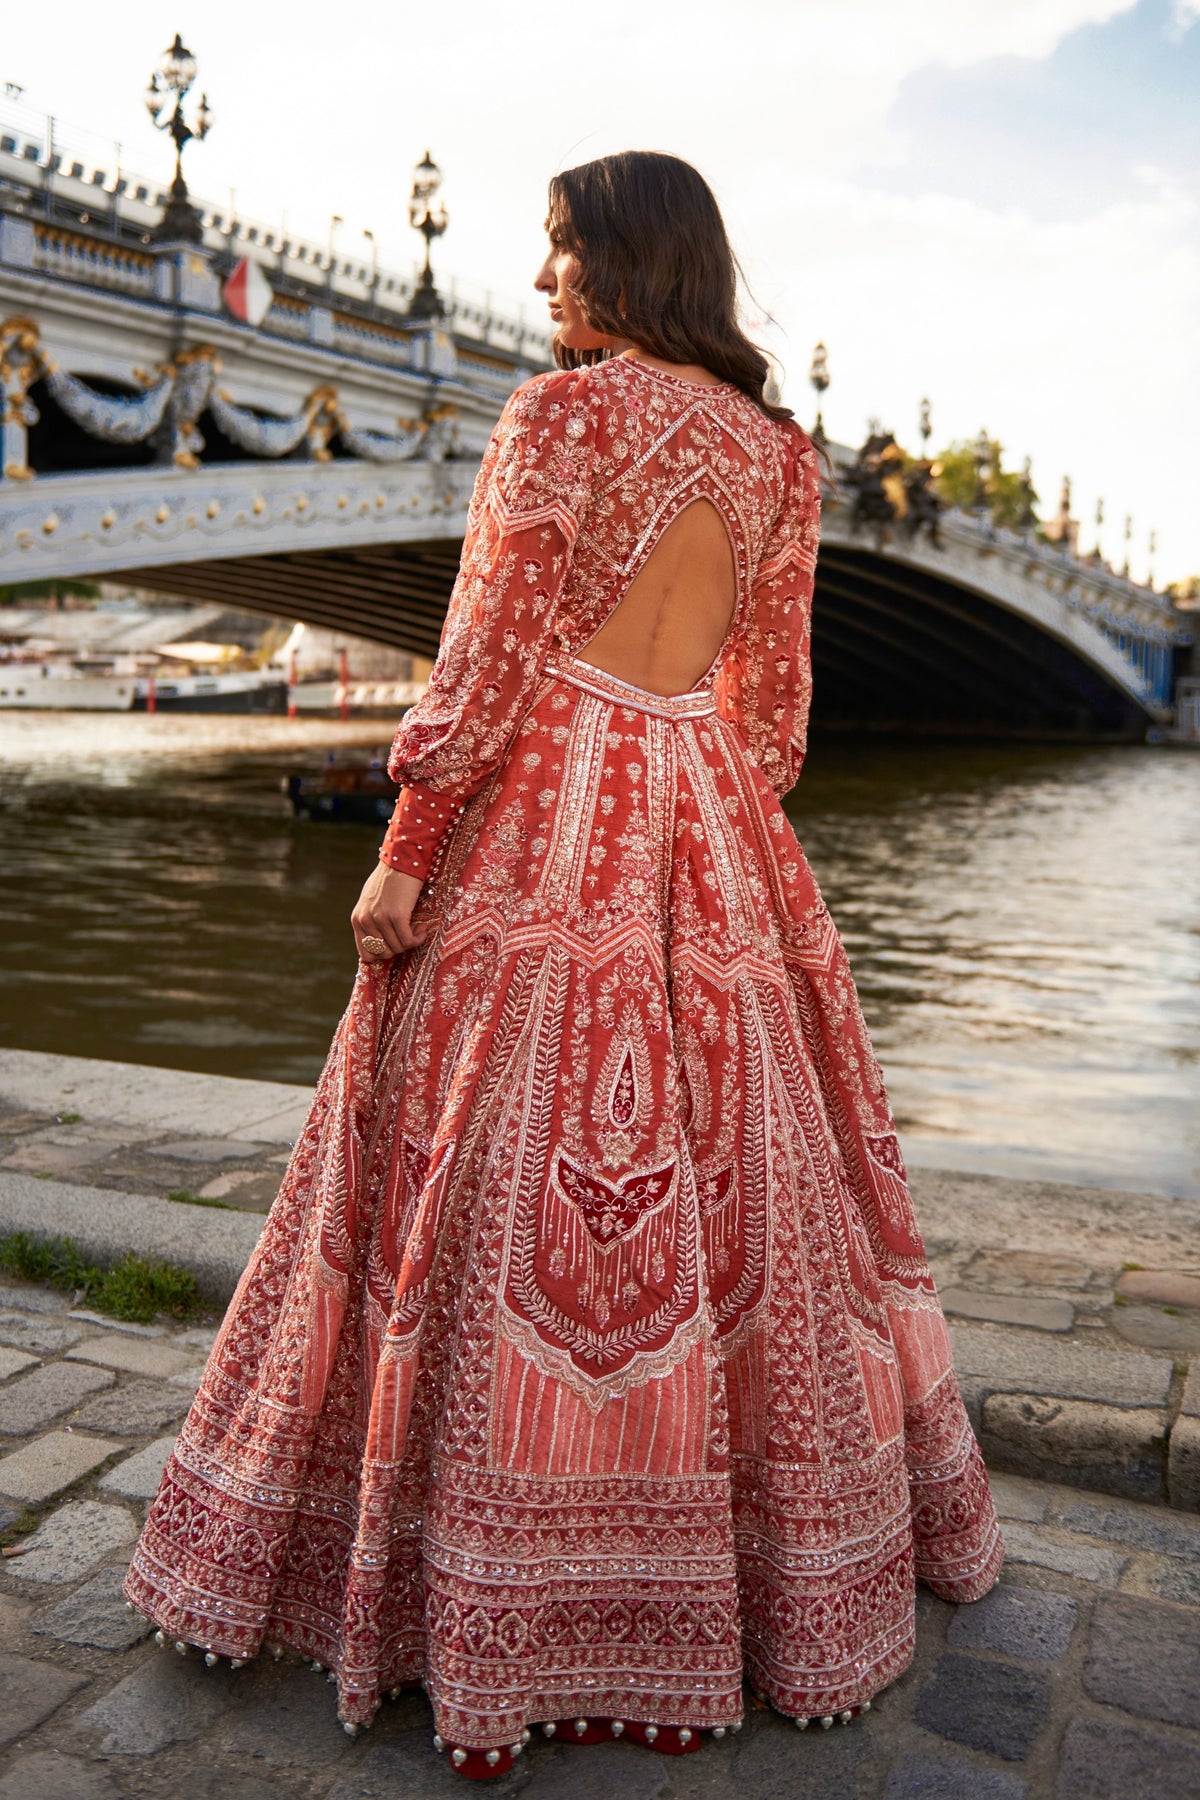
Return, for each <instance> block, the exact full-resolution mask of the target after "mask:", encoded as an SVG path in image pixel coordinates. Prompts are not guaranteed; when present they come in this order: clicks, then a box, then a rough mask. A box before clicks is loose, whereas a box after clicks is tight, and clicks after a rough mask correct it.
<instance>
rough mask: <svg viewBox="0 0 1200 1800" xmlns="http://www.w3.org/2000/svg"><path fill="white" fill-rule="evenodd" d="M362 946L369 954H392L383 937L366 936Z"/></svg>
mask: <svg viewBox="0 0 1200 1800" xmlns="http://www.w3.org/2000/svg"><path fill="white" fill-rule="evenodd" d="M362 947H363V949H364V950H365V951H366V952H367V955H368V956H390V955H391V954H392V953H391V951H390V950H389V949H388V947H387V945H386V944H385V943H384V941H383V939H382V938H377V937H365V938H364V939H363V941H362Z"/></svg>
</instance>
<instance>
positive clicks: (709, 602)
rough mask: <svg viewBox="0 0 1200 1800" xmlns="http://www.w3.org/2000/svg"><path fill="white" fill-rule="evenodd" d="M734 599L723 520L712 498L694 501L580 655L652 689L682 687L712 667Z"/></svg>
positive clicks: (667, 691) (667, 690)
mask: <svg viewBox="0 0 1200 1800" xmlns="http://www.w3.org/2000/svg"><path fill="white" fill-rule="evenodd" d="M736 599H737V578H736V575H735V572H734V565H733V551H732V548H731V546H730V543H729V533H728V531H727V529H726V526H725V522H724V520H723V519H722V517H721V515H720V513H719V512H718V511H717V509H716V507H715V506H714V505H713V504H712V502H711V501H710V500H704V499H698V500H693V501H691V502H690V503H689V504H688V505H687V506H685V507H684V508H683V510H682V512H680V513H677V514H676V516H675V518H674V519H672V521H671V523H670V524H669V525H668V526H667V528H666V530H665V531H664V532H663V533H662V535H661V536H660V538H659V539H658V542H657V543H656V544H655V546H654V548H653V550H651V552H650V555H649V556H648V558H647V559H646V561H645V562H644V563H643V564H642V567H641V568H640V569H639V570H638V572H637V574H636V575H635V576H634V578H633V580H632V581H631V582H630V584H629V586H628V587H627V588H626V590H625V592H624V594H623V595H622V597H621V599H620V601H619V602H618V604H617V606H616V608H615V610H614V611H613V612H612V613H611V614H610V615H609V617H608V618H607V619H606V620H605V622H604V624H603V625H602V626H601V627H600V629H599V631H598V632H597V633H596V635H595V637H593V638H592V639H591V640H590V641H589V642H588V643H587V644H586V645H585V646H584V647H583V649H582V650H581V651H580V652H579V655H580V656H581V657H582V658H583V659H584V660H585V661H586V662H589V663H591V664H592V665H593V667H595V668H597V669H604V670H605V671H606V672H607V673H608V674H609V675H616V676H617V677H618V679H619V680H621V681H629V682H632V683H633V685H634V686H635V687H640V688H645V689H647V690H648V691H649V692H650V693H652V694H681V693H686V692H687V690H688V689H689V688H692V687H694V686H695V685H696V683H697V682H698V681H700V680H701V679H702V677H703V676H704V674H705V673H706V671H707V670H708V669H709V668H710V667H711V665H712V663H713V661H714V659H715V657H716V654H717V652H718V650H719V649H720V648H721V644H722V643H723V641H724V638H725V633H726V632H727V631H728V629H729V625H730V621H731V620H732V618H733V609H734V605H735V602H736Z"/></svg>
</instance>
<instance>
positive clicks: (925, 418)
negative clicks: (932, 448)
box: [917, 399, 933, 459]
mask: <svg viewBox="0 0 1200 1800" xmlns="http://www.w3.org/2000/svg"><path fill="white" fill-rule="evenodd" d="M917 430H918V431H919V432H920V433H921V455H922V456H923V457H925V458H926V459H928V456H929V434H930V432H931V431H932V430H933V418H932V416H931V414H930V410H929V401H928V400H927V399H926V400H922V402H921V416H920V418H919V419H918V420H917Z"/></svg>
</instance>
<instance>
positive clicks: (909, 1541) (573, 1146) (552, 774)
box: [126, 153, 1002, 1776]
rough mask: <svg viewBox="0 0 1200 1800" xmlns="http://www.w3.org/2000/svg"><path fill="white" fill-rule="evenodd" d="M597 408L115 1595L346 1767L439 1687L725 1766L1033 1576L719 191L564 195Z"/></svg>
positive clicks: (559, 298)
mask: <svg viewBox="0 0 1200 1800" xmlns="http://www.w3.org/2000/svg"><path fill="white" fill-rule="evenodd" d="M548 230H549V235H550V250H549V255H548V256H547V259H546V263H545V266H544V267H543V269H542V271H541V273H540V275H539V276H538V280H537V286H538V288H539V290H540V291H542V292H543V293H545V294H546V296H547V300H548V303H549V307H550V312H551V317H552V318H553V319H554V320H555V322H556V324H557V327H558V330H557V336H556V354H557V360H558V363H559V368H558V370H557V371H555V372H552V373H550V374H547V375H539V376H536V377H535V378H534V379H533V380H531V381H527V382H525V383H524V384H523V385H522V386H521V387H520V388H518V389H517V391H516V392H515V393H514V394H513V395H512V396H511V398H510V399H509V401H508V404H507V405H506V406H505V409H504V412H503V415H502V417H501V419H500V421H499V423H498V425H497V427H496V430H495V432H494V434H493V436H492V439H491V441H490V443H489V445H488V449H487V452H486V454H485V456H484V460H483V466H482V468H481V470H480V473H479V478H478V482H477V485H476V488H475V492H474V497H473V500H472V503H471V508H470V513H469V520H468V532H467V538H466V542H465V544H464V547H463V557H462V567H461V570H460V573H459V576H458V580H457V582H456V584H455V589H454V593H453V596H452V599H451V603H450V612H449V616H448V619H447V622H446V628H445V632H444V635H443V639H442V646H441V651H440V654H439V656H438V660H437V665H436V667H435V669H434V673H433V678H432V680H431V682H430V686H429V691H428V694H427V695H426V697H425V698H424V699H423V700H422V701H421V702H420V703H419V704H418V705H417V706H415V707H414V708H413V709H412V710H411V711H410V712H409V713H408V714H407V715H406V716H405V719H404V721H403V723H402V725H401V727H400V730H399V733H398V735H397V737H396V740H395V745H394V748H393V752H392V758H391V764H390V767H391V771H392V774H393V775H394V777H395V778H396V780H397V781H398V782H400V783H401V784H402V789H401V794H400V798H399V801H398V803H397V807H396V813H395V817H394V819H393V821H392V824H391V826H390V827H389V830H388V834H387V837H386V839H385V841H384V846H383V849H382V851H381V865H380V868H379V869H378V870H377V871H376V873H375V874H373V875H372V876H371V878H370V880H369V881H368V882H367V884H366V887H365V888H364V890H363V894H362V897H361V899H360V901H359V904H358V906H357V908H356V909H355V913H354V929H355V933H356V937H357V940H358V946H359V951H360V956H361V962H360V968H359V974H358V979H357V982H356V986H355V990H354V994H353V998H352V1000H351V1003H350V1006H349V1009H348V1011H347V1013H346V1016H345V1018H344V1020H343V1021H342V1024H341V1026H340V1028H339V1031H338V1034H337V1037H336V1039H335V1041H334V1045H333V1048H332V1050H331V1053H330V1057H329V1061H328V1063H327V1065H326V1068H325V1072H324V1074H323V1076H322V1078H321V1082H320V1085H319V1087H318V1090H317V1094H316V1098H315V1101H314V1104H313V1108H312V1112H311V1114H310V1117H309V1120H308V1123H307V1126H306V1128H305V1130H304V1133H303V1135H302V1137H301V1138H300V1140H299V1142H298V1143H297V1144H296V1147H295V1151H294V1153H293V1156H292V1159H291V1163H290V1166H289V1168H288V1172H287V1175H286V1177H285V1179H284V1183H283V1186H282V1189H281V1191H280V1194H279V1197H278V1199H277V1200H276V1202H275V1205H274V1207H273V1208H272V1211H271V1215H270V1218H269V1220H268V1223H267V1226H266V1229H265V1232H264V1234H263V1238H262V1242H261V1244H260V1246H259V1248H258V1250H257V1252H256V1253H255V1256H254V1258H253V1259H252V1261H251V1263H250V1266H249V1268H248V1269H247V1271H246V1274H245V1276H244V1277H243V1279H242V1282H241V1285H240V1286H239V1288H238V1291H237V1293H236V1295H235V1297H234V1300H233V1302H232V1304H231V1306H230V1308H229V1312H228V1315H227V1317H226V1319H225V1323H224V1325H223V1327H222V1330H221V1333H220V1335H219V1337H218V1339H217V1342H216V1344H215V1346H214V1348H213V1352H212V1356H211V1359H210V1362H209V1365H208V1369H207V1371H206V1374H205V1377H204V1381H203V1383H202V1384H201V1387H200V1391H199V1393H198V1394H197V1397H196V1400H195V1403H194V1406H193V1408H192V1410H191V1413H190V1414H189V1417H188V1420H187V1423H186V1425H185V1427H184V1430H183V1432H182V1434H181V1436H180V1439H179V1443H178V1445H177V1447H176V1450H175V1453H174V1455H173V1456H172V1458H171V1460H170V1461H169V1463H168V1464H167V1468H166V1471H165V1473H164V1475H163V1480H162V1486H161V1488H160V1489H159V1492H158V1496H157V1498H156V1499H155V1501H154V1504H153V1506H152V1507H151V1510H150V1515H149V1518H148V1520H147V1523H146V1527H145V1530H144V1531H143V1533H142V1537H141V1540H140V1542H139V1545H138V1548H137V1551H136V1554H135V1556H134V1559H133V1565H132V1568H131V1570H130V1573H129V1577H128V1581H127V1584H126V1592H127V1594H128V1596H129V1599H130V1601H131V1603H132V1604H133V1605H134V1606H135V1607H137V1608H138V1609H140V1610H141V1611H143V1612H145V1613H146V1614H148V1615H149V1616H150V1617H151V1618H152V1619H154V1620H156V1621H157V1622H158V1623H159V1625H160V1626H161V1628H162V1631H161V1633H160V1636H163V1635H165V1636H166V1637H167V1638H170V1639H177V1640H178V1641H179V1643H180V1645H187V1644H195V1645H198V1646H201V1647H203V1648H204V1649H205V1650H206V1651H207V1652H208V1656H209V1660H210V1661H216V1660H217V1659H218V1658H219V1657H221V1656H229V1657H231V1658H232V1659H233V1660H234V1662H235V1663H236V1664H241V1663H242V1662H244V1661H245V1659H246V1658H248V1657H250V1656H253V1655H255V1654H256V1653H257V1652H258V1650H259V1649H260V1647H261V1646H262V1645H263V1644H264V1642H266V1643H270V1644H272V1645H273V1646H276V1647H277V1646H278V1645H279V1644H289V1645H292V1646H294V1647H295V1648H297V1649H298V1650H300V1651H302V1652H303V1653H304V1654H305V1655H306V1656H311V1657H312V1658H314V1659H315V1660H316V1661H317V1662H318V1663H320V1664H328V1665H329V1666H330V1667H331V1669H333V1670H334V1671H335V1672H336V1676H337V1682H338V1698H339V1715H340V1717H341V1718H342V1719H343V1720H344V1721H345V1722H346V1725H347V1729H353V1728H354V1727H355V1726H356V1725H358V1724H362V1723H367V1722H369V1721H370V1719H371V1717H372V1715H373V1713H374V1711H375V1709H376V1707H377V1706H378V1704H379V1702H380V1697H381V1695H382V1694H384V1693H385V1692H387V1691H388V1690H392V1689H395V1688H397V1687H400V1686H402V1685H404V1684H406V1683H409V1682H413V1681H417V1680H420V1681H423V1682H424V1684H425V1685H426V1687H427V1689H428V1692H429V1696H430V1699H431V1701H432V1703H433V1708H434V1714H435V1721H436V1727H437V1732H438V1738H437V1743H438V1746H439V1748H449V1750H450V1751H451V1760H452V1762H453V1765H454V1766H455V1767H456V1768H459V1769H460V1770H461V1771H462V1772H463V1773H464V1774H467V1775H473V1776H487V1775H491V1774H497V1773H502V1772H503V1771H504V1770H505V1769H506V1768H508V1767H509V1766H510V1764H511V1761H512V1758H513V1756H514V1755H517V1754H519V1753H520V1750H521V1747H522V1744H523V1742H524V1741H525V1740H526V1739H527V1738H528V1735H529V1727H531V1726H539V1725H540V1726H541V1727H542V1728H543V1730H545V1731H546V1732H547V1734H552V1733H553V1732H554V1731H557V1732H558V1733H559V1734H560V1735H561V1734H563V1733H566V1735H568V1736H569V1737H570V1738H572V1739H579V1740H581V1741H591V1740H593V1739H595V1738H597V1737H604V1738H608V1739H611V1738H612V1736H614V1735H617V1736H621V1735H626V1736H631V1737H636V1738H638V1739H639V1740H641V1741H642V1742H647V1743H651V1744H653V1745H654V1747H655V1748H657V1749H659V1750H669V1751H672V1752H681V1751H688V1750H692V1749H695V1748H697V1747H698V1746H699V1743H700V1742H701V1735H700V1734H701V1733H702V1732H709V1731H711V1732H712V1733H713V1734H714V1735H715V1736H717V1737H721V1736H724V1734H725V1731H726V1730H727V1729H732V1730H736V1729H737V1727H738V1725H739V1723H740V1720H741V1714H742V1681H743V1673H745V1674H747V1675H748V1677H749V1679H750V1681H751V1683H752V1685H753V1687H754V1688H755V1689H756V1690H757V1691H758V1692H759V1693H760V1694H761V1695H763V1696H765V1698H766V1699H767V1700H768V1701H770V1702H771V1704H772V1705H774V1706H775V1707H777V1708H779V1709H780V1710H781V1711H782V1712H784V1713H787V1714H789V1715H791V1716H792V1717H794V1718H796V1719H797V1720H798V1722H800V1723H801V1724H804V1723H807V1722H808V1721H809V1720H811V1719H814V1718H820V1719H821V1721H822V1723H824V1724H826V1725H828V1724H831V1723H832V1722H833V1720H834V1719H835V1718H840V1719H842V1720H843V1721H847V1722H848V1721H849V1720H850V1719H851V1718H852V1717H853V1716H854V1715H855V1714H856V1713H858V1712H859V1711H860V1710H863V1709H865V1708H866V1707H867V1706H868V1704H869V1702H870V1700H871V1697H872V1695H874V1694H875V1693H877V1692H878V1691H879V1690H880V1689H881V1688H883V1687H884V1686H886V1685H887V1684H888V1683H889V1682H891V1681H893V1680H894V1679H895V1678H896V1676H897V1675H899V1674H900V1673H901V1671H902V1670H903V1669H904V1668H906V1667H907V1665H908V1663H909V1661H910V1659H911V1656H912V1649H913V1609H914V1579H915V1577H916V1576H920V1577H922V1578H923V1579H925V1580H926V1581H927V1582H928V1583H929V1584H930V1586H931V1587H933V1588H934V1590H935V1591H936V1592H937V1593H939V1594H941V1595H943V1596H945V1597H947V1598H949V1599H952V1600H973V1599H977V1598H978V1597H979V1596H980V1595H982V1594H983V1593H985V1592H986V1591H987V1590H988V1589H989V1588H990V1587H991V1586H992V1584H993V1583H994V1581H995V1579H996V1576H997V1572H998V1569H999V1565H1000V1561H1001V1556H1002V1546H1001V1542H1000V1536H999V1531H998V1528H997V1524H996V1519H995V1514H994V1512H993V1509H992V1504H991V1499H990V1495H989V1492H988V1488H987V1482H986V1478H985V1475H984V1471H983V1468H982V1464H981V1462H980V1459H979V1453H978V1450H977V1447H976V1445H975V1441H974V1438H973V1437H972V1435H971V1431H970V1427H969V1425H968V1423H967V1420H966V1416H965V1414H964V1411H963V1408H962V1404H961V1401H960V1399H959V1395H958V1390H957V1387H956V1385H955V1381H954V1375H953V1371H952V1369H951V1364H950V1353H949V1346H948V1340H947V1334H946V1328H945V1323H944V1321H943V1318H942V1315H941V1312H940V1309H939V1307H938V1302H937V1298H936V1295H935V1292H934V1287H933V1282H932V1280H931V1278H930V1275H929V1270H928V1267H927V1265H926V1262H925V1259H924V1253H923V1250H922V1247H921V1241H920V1236H919V1234H918V1230H917V1226H916V1222H915V1220H914V1217H913V1212H912V1206H911V1203H910V1199H909V1194H908V1189H907V1186H906V1183H905V1175H904V1167H903V1164H902V1162H901V1158H900V1150H899V1147H898V1144H897V1141H896V1135H895V1130H894V1126H893V1122H892V1118H891V1115H890V1113H889V1110H888V1105H887V1101H886V1097H885V1094H884V1090H883V1084H882V1080H881V1077H880V1072H879V1069H878V1066H877V1064H876V1062H875V1059H874V1057H873V1055H872V1053H871V1049H870V1045H869V1043H868V1039H867V1034H866V1030H865V1027H864V1025H863V1021H862V1016H861V1013H860V1011H859V1007H858V1002H857V998H856V995H855V990H854V986H853V983H852V980H851V977H850V973H849V969H848V967H847V964H846V959H845V956H844V954H843V951H842V948H841V945H840V943H839V940H838V937H837V934H836V932H835V930H834V927H833V925H832V923H831V921H830V918H829V915H828V913H827V912H826V910H825V908H824V906H823V904H822V902H821V899H820V896H819V894H818V892H817V889H816V886H815V884H814V882H813V879H812V876H811V874H810V872H809V870H808V866H807V864H806V862H805V859H804V856H803V853H802V852H801V850H800V848H799V846H798V844H797V842H796V839H795V837H794V835H793V833H792V830H791V827H790V826H789V824H788V822H787V819H786V818H785V816H784V813H783V810H782V808H781V806H780V802H779V796H780V795H781V794H784V793H785V792H786V791H787V790H788V789H789V788H790V787H791V785H792V783H793V782H794V780H795V779H796V776H797V774H798V773H799V770H800V764H801V761H802V759H803V755H804V741H805V724H806V718H807V713H808V700H809V655H808V644H809V639H808V624H809V606H810V600H811V595H812V587H813V566H814V562H815V558H816V550H817V533H818V510H819V497H820V487H819V474H818V468H817V458H816V453H815V451H814V447H813V444H812V443H811V441H810V440H809V439H808V438H807V437H806V436H805V434H804V433H803V432H802V431H801V430H800V429H799V427H798V426H797V425H796V424H795V423H794V421H793V420H792V419H791V417H790V415H789V414H788V413H787V412H786V411H785V410H784V409H783V408H782V407H779V406H774V405H772V404H770V403H769V402H768V401H767V400H766V399H765V397H764V392H763V388H764V379H765V376H766V373H767V364H766V361H765V358H764V357H763V356H762V355H761V353H760V352H759V351H758V350H757V349H755V347H754V346H753V345H751V344H750V343H749V342H748V341H747V339H746V338H745V337H744V336H743V335H742V333H741V331H740V330H739V328H738V326H737V324H736V322H735V310H734V309H735V264H734V261H733V258H732V255H731V252H730V249H729V245H728V241H727V239H726V236H725V231H724V227H723V225H722V222H721V218H720V214H719V212H718V210H717V207H716V203H715V201H714V199H713V196H712V194H711V193H710V191H709V189H708V188H707V187H706V185H705V184H704V182H703V181H702V179H701V178H700V176H699V175H698V174H697V173H696V171H695V170H694V169H692V168H690V167H689V166H688V165H687V164H686V163H682V162H680V161H678V160H677V159H676V158H674V157H669V156H660V155H651V154H646V153H630V154H626V155H622V156H613V157H604V158H601V159H600V160H599V161H596V162H592V163H588V164H586V165H584V166H583V167H581V168H577V169H573V170H569V171H568V172H567V173H565V174H563V175H560V176H557V177H556V178H555V179H554V181H553V182H552V183H551V188H550V217H549V220H548Z"/></svg>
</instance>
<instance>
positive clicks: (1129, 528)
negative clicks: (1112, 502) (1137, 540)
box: [1121, 513, 1133, 581]
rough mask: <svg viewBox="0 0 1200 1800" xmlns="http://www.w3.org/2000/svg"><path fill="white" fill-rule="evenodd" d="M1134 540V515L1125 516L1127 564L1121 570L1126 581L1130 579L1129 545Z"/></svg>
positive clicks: (1127, 514)
mask: <svg viewBox="0 0 1200 1800" xmlns="http://www.w3.org/2000/svg"><path fill="white" fill-rule="evenodd" d="M1132 538H1133V514H1132V513H1126V514H1125V564H1124V567H1123V568H1122V570H1121V573H1122V575H1124V577H1125V579H1126V581H1128V579H1129V545H1130V543H1131V541H1132Z"/></svg>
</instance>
